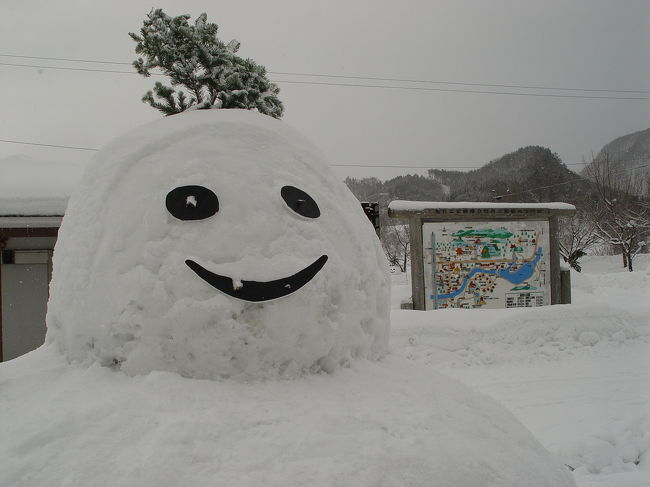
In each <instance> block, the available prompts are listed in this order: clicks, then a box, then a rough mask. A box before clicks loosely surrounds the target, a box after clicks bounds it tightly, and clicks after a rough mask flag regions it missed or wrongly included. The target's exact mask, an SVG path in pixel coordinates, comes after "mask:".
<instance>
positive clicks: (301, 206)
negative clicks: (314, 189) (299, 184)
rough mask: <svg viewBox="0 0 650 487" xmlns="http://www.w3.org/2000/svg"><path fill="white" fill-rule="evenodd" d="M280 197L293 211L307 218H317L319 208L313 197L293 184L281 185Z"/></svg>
mask: <svg viewBox="0 0 650 487" xmlns="http://www.w3.org/2000/svg"><path fill="white" fill-rule="evenodd" d="M280 194H281V195H282V199H283V200H284V202H285V203H286V204H287V206H289V208H291V209H292V210H293V211H295V212H296V213H298V214H299V215H302V216H305V217H307V218H318V217H319V216H320V209H319V208H318V205H317V204H316V202H315V201H314V199H313V198H312V197H311V196H309V195H308V194H307V193H305V192H304V191H303V190H301V189H298V188H296V187H294V186H283V187H282V189H281V190H280Z"/></svg>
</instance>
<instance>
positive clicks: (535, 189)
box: [494, 159, 650, 200]
mask: <svg viewBox="0 0 650 487" xmlns="http://www.w3.org/2000/svg"><path fill="white" fill-rule="evenodd" d="M630 160H634V159H630ZM617 162H618V161H617ZM620 162H623V161H620ZM644 167H650V164H643V165H641V166H637V167H625V168H622V169H617V170H614V171H612V173H618V172H626V171H634V170H636V169H642V168H644ZM577 181H585V178H575V179H570V180H568V181H564V182H562V183H556V184H549V185H547V186H538V187H537V188H530V189H526V190H524V191H518V192H517V193H506V194H501V195H496V196H494V199H495V200H500V199H503V198H509V197H510V196H517V195H520V194H525V193H530V192H532V191H538V190H540V189H548V188H554V187H556V186H562V185H565V184H570V183H575V182H577Z"/></svg>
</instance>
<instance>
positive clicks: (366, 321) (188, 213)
mask: <svg viewBox="0 0 650 487" xmlns="http://www.w3.org/2000/svg"><path fill="white" fill-rule="evenodd" d="M386 269H387V266H386V265H385V258H384V256H383V253H382V251H381V248H380V245H379V243H378V239H377V237H376V236H375V234H374V230H373V227H372V225H371V224H370V222H369V221H368V219H367V218H366V216H365V215H364V213H363V211H362V210H361V208H360V205H359V203H358V202H357V201H356V199H355V198H354V196H353V195H352V194H351V193H350V191H348V190H347V188H346V187H345V185H344V184H343V183H342V182H340V181H339V180H338V179H337V178H336V177H335V175H334V174H333V173H332V172H331V171H330V170H329V168H328V167H327V165H326V163H325V162H324V161H323V159H322V158H321V157H320V156H319V154H318V152H317V151H316V150H315V149H314V148H313V147H312V146H311V145H310V143H309V142H308V141H306V140H305V139H304V138H303V137H302V136H301V135H299V134H298V133H296V132H295V131H294V130H292V129H290V128H289V127H288V126H287V125H285V124H284V123H283V122H280V121H278V120H275V119H273V118H270V117H267V116H262V115H259V114H256V113H253V112H250V111H245V110H202V111H194V112H187V113H184V114H181V115H177V116H172V117H168V118H165V119H162V120H160V121H157V122H155V123H151V124H149V125H146V126H143V127H141V128H139V129H136V130H134V131H132V132H131V133H129V134H127V135H125V136H123V137H121V138H118V139H117V140H115V141H113V142H112V143H110V144H109V145H108V146H106V147H105V148H104V149H103V150H102V151H100V152H99V154H98V156H97V157H96V158H95V159H94V160H93V162H92V164H91V166H90V167H89V168H88V169H87V171H86V173H85V175H84V177H83V178H82V180H81V182H80V183H79V186H78V191H77V192H76V193H75V194H74V195H73V197H72V198H71V200H70V203H69V206H68V209H67V212H66V216H65V219H64V221H63V224H62V226H61V231H60V234H59V241H58V243H57V248H56V252H55V256H54V269H53V281H52V286H51V297H50V301H49V304H48V313H47V326H48V335H47V340H48V341H49V342H55V343H56V344H57V345H58V346H59V348H60V349H61V351H62V352H64V354H65V355H67V357H68V358H69V359H70V360H72V361H80V362H85V363H92V362H99V363H101V364H103V365H106V366H111V367H115V368H118V369H120V370H122V371H124V372H126V373H127V374H129V375H138V374H145V373H148V372H150V371H152V370H166V371H172V372H176V373H179V374H181V375H183V376H187V377H194V378H211V379H215V378H242V379H250V378H262V377H265V378H267V377H276V376H279V377H290V376H297V375H301V374H303V373H305V372H310V371H311V372H318V371H326V372H331V371H333V370H334V369H336V368H337V367H338V366H341V365H345V364H348V363H349V361H350V360H352V359H355V358H373V359H374V358H378V357H381V356H382V355H383V354H384V353H385V352H386V348H387V343H388V332H389V301H390V300H389V292H390V287H389V281H388V275H387V271H386Z"/></svg>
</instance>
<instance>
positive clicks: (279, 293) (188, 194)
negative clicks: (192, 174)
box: [165, 185, 327, 302]
mask: <svg viewBox="0 0 650 487" xmlns="http://www.w3.org/2000/svg"><path fill="white" fill-rule="evenodd" d="M281 196H282V199H283V200H284V201H285V203H286V204H287V206H288V207H289V208H290V209H291V210H292V211H294V212H296V213H297V214H299V215H301V216H304V217H307V218H318V217H319V216H320V209H319V208H318V205H317V204H316V202H315V201H314V199H313V198H312V197H311V196H309V195H308V194H307V193H305V192H304V191H302V190H300V189H298V188H296V187H294V186H283V187H282V190H281ZM165 205H166V207H167V211H169V213H170V214H171V215H172V216H174V217H175V218H178V219H179V220H184V221H193V220H203V219H205V218H209V217H211V216H212V215H214V214H215V213H217V211H219V199H218V198H217V195H216V194H214V192H213V191H211V190H210V189H208V188H206V187H204V186H195V185H192V186H181V187H178V188H175V189H173V190H172V191H170V192H169V193H168V194H167V198H166V200H165ZM326 262H327V255H321V256H320V257H319V258H318V259H316V260H315V261H314V262H313V263H311V264H310V265H309V266H307V267H305V268H304V269H301V270H300V271H298V272H296V273H294V274H292V275H289V276H286V277H282V278H279V279H274V280H271V281H246V280H244V281H240V282H237V283H235V282H234V281H233V279H232V277H228V276H223V275H220V274H216V273H214V272H211V271H209V270H208V269H206V268H205V267H203V266H202V265H201V264H198V263H196V262H195V261H193V260H191V259H187V260H186V261H185V264H187V266H188V267H189V268H190V269H192V270H193V271H194V272H195V273H196V275H197V276H199V277H200V278H201V279H203V280H204V281H205V282H207V283H208V284H210V285H211V286H212V287H214V288H216V289H218V290H219V291H221V292H222V293H224V294H227V295H228V296H232V297H233V298H237V299H241V300H243V301H251V302H260V301H269V300H272V299H278V298H282V297H284V296H287V295H289V294H292V293H294V292H296V291H297V290H298V289H300V288H301V287H303V286H304V285H305V284H307V283H308V282H309V281H310V280H311V279H312V278H313V277H314V276H315V275H316V274H317V273H318V272H319V271H320V270H321V269H322V268H323V266H324V265H325V263H326Z"/></svg>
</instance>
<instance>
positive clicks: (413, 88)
mask: <svg viewBox="0 0 650 487" xmlns="http://www.w3.org/2000/svg"><path fill="white" fill-rule="evenodd" d="M275 82H276V83H288V84H301V85H321V86H347V87H358V88H384V89H386V88H387V89H393V90H406V91H437V92H447V93H475V94H484V95H509V96H533V97H545V98H587V99H592V100H650V98H648V97H637V96H600V95H561V94H551V93H518V92H514V91H484V90H464V89H456V88H424V87H417V86H393V85H368V84H363V85H362V84H356V83H327V82H325V81H293V80H291V81H288V80H283V81H275Z"/></svg>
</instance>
